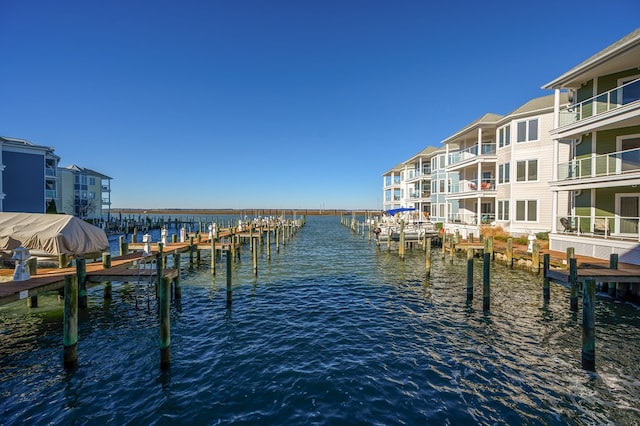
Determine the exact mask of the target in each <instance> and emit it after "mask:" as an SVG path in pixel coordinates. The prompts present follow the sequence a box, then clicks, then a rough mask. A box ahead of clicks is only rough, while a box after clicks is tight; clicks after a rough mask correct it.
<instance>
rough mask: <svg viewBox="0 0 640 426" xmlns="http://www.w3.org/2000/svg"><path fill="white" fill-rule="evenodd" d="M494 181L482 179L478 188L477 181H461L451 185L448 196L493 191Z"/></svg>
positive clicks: (493, 179) (492, 179)
mask: <svg viewBox="0 0 640 426" xmlns="http://www.w3.org/2000/svg"><path fill="white" fill-rule="evenodd" d="M495 189H496V180H495V178H490V179H482V180H481V182H480V186H478V179H473V180H467V181H461V182H458V183H457V184H453V185H451V191H450V194H464V193H477V192H484V191H495Z"/></svg>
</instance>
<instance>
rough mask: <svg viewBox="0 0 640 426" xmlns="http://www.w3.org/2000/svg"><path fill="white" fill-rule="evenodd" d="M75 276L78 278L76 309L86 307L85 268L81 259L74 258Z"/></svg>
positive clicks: (84, 263)
mask: <svg viewBox="0 0 640 426" xmlns="http://www.w3.org/2000/svg"><path fill="white" fill-rule="evenodd" d="M76 276H77V277H78V307H79V308H80V309H85V308H86V307H87V266H86V261H85V259H84V258H83V257H78V258H76Z"/></svg>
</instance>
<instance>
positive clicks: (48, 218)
mask: <svg viewBox="0 0 640 426" xmlns="http://www.w3.org/2000/svg"><path fill="white" fill-rule="evenodd" d="M20 246H22V247H25V248H28V249H29V251H30V252H31V254H32V255H34V256H39V257H40V256H47V255H48V256H58V255H60V254H66V255H67V256H70V257H71V256H73V257H80V256H82V257H97V256H99V254H100V253H101V252H103V251H105V250H108V249H109V240H108V239H107V235H106V234H105V233H104V231H103V230H102V229H100V228H98V227H97V226H93V225H91V224H90V223H87V222H85V221H84V220H82V219H79V218H77V217H75V216H70V215H64V214H38V213H0V251H4V252H10V251H12V250H14V249H16V248H18V247H20Z"/></svg>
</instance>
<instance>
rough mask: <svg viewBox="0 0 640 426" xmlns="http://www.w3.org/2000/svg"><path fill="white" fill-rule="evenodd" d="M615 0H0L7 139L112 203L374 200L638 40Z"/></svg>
mask: <svg viewBox="0 0 640 426" xmlns="http://www.w3.org/2000/svg"><path fill="white" fill-rule="evenodd" d="M638 16H640V3H639V2H638V1H637V0H629V1H627V0H623V1H616V0H612V1H607V2H601V1H592V0H587V1H581V2H579V3H576V2H565V1H558V0H553V1H547V0H542V1H537V2H513V1H494V2H491V1H489V2H478V1H446V2H437V3H436V2H430V1H426V0H425V1H402V0H394V1H376V0H368V1H348V0H344V1H330V0H329V1H303V0H302V1H293V0H292V1H257V0H233V1H189V0H186V1H185V0H181V1H163V0H160V1H131V0H126V1H120V0H114V1H87V0H83V1H64V0H62V1H48V0H47V1H32V0H0V54H1V58H2V67H1V68H0V69H1V70H0V76H1V78H0V93H1V94H2V101H1V102H0V135H2V136H9V137H17V138H23V139H27V140H29V141H31V142H33V143H35V144H38V145H46V146H52V147H55V152H56V154H57V155H59V156H60V157H61V165H63V166H67V165H70V164H77V165H79V166H83V167H88V168H91V169H94V170H97V171H99V172H101V173H104V174H106V175H109V176H111V177H112V178H113V180H112V184H111V185H112V205H113V207H138V208H162V207H170V208H238V209H242V208H320V207H322V208H325V209H334V208H336V209H343V208H346V209H351V208H354V209H360V208H362V209H376V208H381V207H382V174H383V173H384V172H386V171H387V170H389V169H390V168H392V167H393V166H395V165H396V164H398V163H400V162H402V161H404V160H406V159H407V158H408V157H410V156H412V155H414V154H416V153H417V152H419V151H420V150H422V149H423V148H425V147H427V146H440V143H441V141H442V140H443V139H445V138H446V137H448V136H450V135H451V134H453V133H455V132H456V131H458V130H460V129H461V128H463V127H465V126H466V125H467V124H469V123H470V122H472V121H473V120H475V119H477V118H478V117H480V116H482V115H483V114H485V113H487V112H493V113H497V114H507V113H509V112H510V111H513V110H514V109H516V108H517V107H519V106H520V105H522V104H524V103H526V102H527V101H528V100H530V99H531V98H535V97H538V96H544V95H546V94H550V92H547V91H543V90H542V89H541V88H540V87H541V86H542V85H544V84H545V83H547V82H549V81H551V80H552V79H554V78H555V77H558V76H559V75H561V74H562V73H564V72H565V71H568V70H569V69H570V68H572V67H574V66H575V65H577V64H578V63H580V62H582V61H583V60H585V59H587V58H588V57H590V56H592V55H593V54H595V53H597V52H598V51H600V50H602V49H603V48H605V47H607V46H608V45H610V44H611V43H613V42H615V41H617V40H618V39H620V38H622V37H623V36H625V35H626V34H628V33H630V32H632V31H633V30H635V29H636V28H637V27H638V26H639V24H640V20H638V19H637V18H638Z"/></svg>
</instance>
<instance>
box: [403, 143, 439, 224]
mask: <svg viewBox="0 0 640 426" xmlns="http://www.w3.org/2000/svg"><path fill="white" fill-rule="evenodd" d="M435 151H436V149H435V148H433V147H427V148H425V149H423V150H422V151H420V152H419V153H417V154H416V155H414V156H413V157H411V158H409V159H408V160H407V161H405V162H404V163H403V165H404V170H403V172H404V173H403V177H404V179H403V190H402V193H403V194H404V199H403V200H402V202H401V204H402V207H408V208H415V209H416V212H417V213H419V214H420V216H421V217H422V218H427V217H429V215H430V214H431V157H432V155H433V153H434V152H435Z"/></svg>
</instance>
